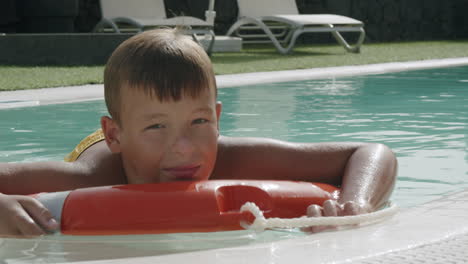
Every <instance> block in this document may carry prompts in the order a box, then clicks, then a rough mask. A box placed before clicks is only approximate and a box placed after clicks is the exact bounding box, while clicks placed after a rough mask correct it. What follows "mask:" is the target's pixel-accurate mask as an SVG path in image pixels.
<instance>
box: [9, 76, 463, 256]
mask: <svg viewBox="0 0 468 264" xmlns="http://www.w3.org/2000/svg"><path fill="white" fill-rule="evenodd" d="M467 75H468V67H458V68H446V69H436V70H425V71H410V72H402V73H392V74H384V75H373V76H358V77H352V78H339V79H326V80H311V81H301V82H292V83H280V84H271V85H267V86H265V85H261V86H254V87H242V88H226V89H221V90H220V91H219V100H221V101H222V102H223V115H222V118H221V130H222V131H221V132H222V134H224V135H228V136H262V137H272V138H277V139H283V140H289V141H294V142H324V141H364V142H381V143H385V144H387V145H388V146H390V147H391V148H392V149H393V150H394V151H395V153H396V154H397V156H398V161H399V178H398V182H397V186H396V189H395V192H394V193H393V196H392V200H393V201H394V202H396V203H397V204H398V205H399V206H402V207H409V206H414V205H417V204H421V203H423V202H427V201H430V200H433V199H435V198H437V197H439V196H440V195H442V194H446V193H448V192H452V191H455V190H459V189H461V188H466V187H468V89H467V88H466V78H467V77H466V76H467ZM105 113H106V110H105V106H104V104H103V102H100V101H99V102H85V103H79V104H69V105H56V106H41V107H30V108H18V109H7V110H2V111H0V120H2V122H1V123H0V126H1V127H0V133H1V134H0V136H1V138H2V140H1V142H0V161H1V162H15V161H34V160H59V159H62V158H63V156H64V155H65V154H66V153H67V152H68V151H70V150H71V149H72V148H73V147H74V145H75V144H76V143H77V142H79V140H80V139H81V138H83V137H84V136H86V135H87V134H89V133H90V132H92V131H94V130H95V129H96V128H97V127H98V126H99V122H98V118H99V117H100V116H101V115H103V114H105ZM301 235H302V234H301V233H299V232H276V231H268V232H264V233H261V234H252V233H248V232H234V233H226V232H225V233H213V234H208V235H203V234H185V235H174V236H172V237H171V236H166V237H162V236H132V237H94V238H93V239H90V238H83V237H54V236H48V237H44V238H42V239H39V240H34V239H33V240H17V239H0V259H2V260H3V262H4V263H49V262H62V261H79V260H90V259H93V260H99V259H112V258H121V257H131V256H149V255H151V256H153V255H158V254H171V253H177V252H186V251H194V250H202V249H207V248H220V247H229V246H237V245H245V244H253V243H258V242H262V241H273V240H279V239H285V238H289V237H296V236H301ZM0 263H2V262H1V261H0Z"/></svg>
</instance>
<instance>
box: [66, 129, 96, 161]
mask: <svg viewBox="0 0 468 264" xmlns="http://www.w3.org/2000/svg"><path fill="white" fill-rule="evenodd" d="M101 140H104V134H103V133H102V129H100V128H99V129H98V130H96V131H95V132H93V133H92V134H90V135H89V136H87V137H85V138H84V139H83V140H81V142H80V143H79V144H78V145H76V147H75V149H74V150H73V151H72V152H70V153H69V154H68V155H67V156H65V158H64V160H65V161H67V162H73V161H76V160H77V159H78V157H79V156H80V155H81V153H83V151H85V150H86V149H88V148H89V147H91V146H92V145H94V144H96V143H98V142H99V141H101Z"/></svg>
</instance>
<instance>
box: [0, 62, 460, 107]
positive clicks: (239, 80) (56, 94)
mask: <svg viewBox="0 0 468 264" xmlns="http://www.w3.org/2000/svg"><path fill="white" fill-rule="evenodd" d="M460 65H468V57H464V58H452V59H440V60H425V61H413V62H394V63H381V64H368V65H360V66H340V67H329V68H316V69H305V70H289V71H276V72H255V73H242V74H227V75H218V76H216V80H217V83H218V87H219V88H225V87H233V86H245V85H253V84H259V83H271V82H286V81H298V80H310V79H322V78H331V77H344V76H352V75H362V74H380V73H386V72H396V71H404V70H419V69H428V68H437V67H453V66H460ZM103 97H104V91H103V86H102V84H97V85H82V86H72V87H58V88H44V89H34V90H20V91H6V92H0V109H2V108H11V107H23V106H35V105H46V104H60V103H71V102H78V101H89V100H98V99H102V98H103Z"/></svg>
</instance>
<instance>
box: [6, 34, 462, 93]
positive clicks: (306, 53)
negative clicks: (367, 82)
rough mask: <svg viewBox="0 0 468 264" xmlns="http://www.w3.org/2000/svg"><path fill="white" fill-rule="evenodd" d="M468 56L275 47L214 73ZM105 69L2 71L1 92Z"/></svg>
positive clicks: (415, 46) (442, 48)
mask: <svg viewBox="0 0 468 264" xmlns="http://www.w3.org/2000/svg"><path fill="white" fill-rule="evenodd" d="M455 57H468V40H463V41H462V40H460V41H425V42H404V43H380V44H365V45H364V46H363V48H362V51H361V53H359V54H352V53H347V52H345V51H344V49H343V48H341V47H339V46H337V45H307V46H298V47H296V48H295V49H294V53H292V54H289V55H280V54H278V53H277V52H276V50H275V49H273V48H272V46H269V45H268V46H247V47H244V49H243V51H242V52H240V53H215V54H214V55H213V56H212V61H213V64H214V69H215V72H216V74H231V73H243V72H255V71H278V70H291V69H306V68H317V67H331V66H342V65H363V64H372V63H384V62H396V61H399V62H401V61H415V60H428V59H441V58H455ZM103 68H104V67H103V66H89V67H87V66H79V67H78V66H77V67H71V66H70V67H55V66H47V67H46V66H41V67H18V66H0V76H1V78H0V91H1V90H20V89H35V88H44V87H58V86H71V85H83V84H96V83H102V72H103Z"/></svg>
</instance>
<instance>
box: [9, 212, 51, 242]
mask: <svg viewBox="0 0 468 264" xmlns="http://www.w3.org/2000/svg"><path fill="white" fill-rule="evenodd" d="M12 219H13V221H14V224H15V225H16V227H17V229H18V231H19V233H20V234H21V235H23V236H40V235H43V234H44V231H43V230H42V229H41V228H40V227H39V226H38V225H37V224H36V223H35V222H34V220H33V219H32V218H31V217H30V216H29V215H28V214H27V213H26V211H24V210H22V209H20V210H17V211H16V213H15V214H14V215H13V216H12Z"/></svg>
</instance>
